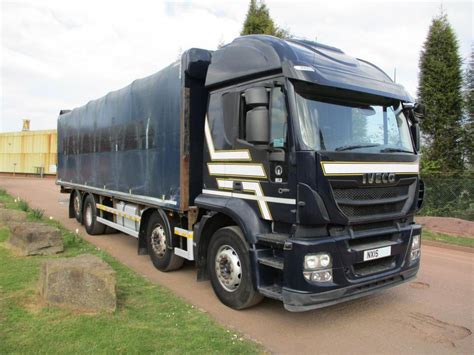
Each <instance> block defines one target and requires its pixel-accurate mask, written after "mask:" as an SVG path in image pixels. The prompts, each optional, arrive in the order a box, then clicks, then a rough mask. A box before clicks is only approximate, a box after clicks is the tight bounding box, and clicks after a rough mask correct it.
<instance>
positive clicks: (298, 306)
mask: <svg viewBox="0 0 474 355" xmlns="http://www.w3.org/2000/svg"><path fill="white" fill-rule="evenodd" d="M418 268H419V266H417V267H415V268H412V269H409V270H406V271H404V272H401V273H399V274H396V275H392V276H390V277H387V278H384V279H380V280H376V281H373V282H369V283H364V284H358V285H352V286H349V287H344V288H339V289H336V290H332V291H327V292H321V293H300V292H297V291H295V290H291V289H286V288H283V290H282V296H283V303H284V306H285V309H287V310H288V311H290V312H304V311H309V310H312V309H318V308H323V307H328V306H332V305H334V304H338V303H341V302H346V301H350V300H353V299H356V298H360V297H364V296H367V295H370V294H372V293H374V292H376V291H377V292H378V291H381V290H384V289H387V288H390V287H393V286H397V285H400V284H402V283H404V282H407V281H410V280H413V279H415V278H416V273H417V272H418Z"/></svg>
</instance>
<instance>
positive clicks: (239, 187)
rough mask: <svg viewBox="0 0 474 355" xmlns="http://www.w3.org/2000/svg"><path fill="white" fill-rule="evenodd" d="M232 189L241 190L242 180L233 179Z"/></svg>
mask: <svg viewBox="0 0 474 355" xmlns="http://www.w3.org/2000/svg"><path fill="white" fill-rule="evenodd" d="M232 189H233V190H234V191H242V181H234V183H233V185H232Z"/></svg>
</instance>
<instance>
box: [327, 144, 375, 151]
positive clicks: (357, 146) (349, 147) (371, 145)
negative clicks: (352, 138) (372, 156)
mask: <svg viewBox="0 0 474 355" xmlns="http://www.w3.org/2000/svg"><path fill="white" fill-rule="evenodd" d="M379 145H380V144H355V145H343V146H342V147H337V148H336V149H334V150H335V151H337V152H340V151H342V150H352V149H358V148H370V147H377V146H379Z"/></svg>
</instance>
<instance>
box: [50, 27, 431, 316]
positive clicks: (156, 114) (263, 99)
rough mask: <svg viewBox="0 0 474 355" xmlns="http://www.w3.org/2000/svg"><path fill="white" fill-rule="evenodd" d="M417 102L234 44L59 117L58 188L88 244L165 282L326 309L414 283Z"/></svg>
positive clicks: (347, 67)
mask: <svg viewBox="0 0 474 355" xmlns="http://www.w3.org/2000/svg"><path fill="white" fill-rule="evenodd" d="M127 90H128V91H127ZM157 93H160V94H157ZM412 101H413V100H412V99H411V97H410V96H409V94H408V93H407V92H406V91H405V90H404V89H403V87H402V86H400V85H398V84H396V83H394V82H393V81H392V80H391V79H390V78H389V77H388V76H387V75H386V74H385V73H384V72H383V71H382V70H380V69H379V68H378V67H376V66H375V65H373V64H371V63H369V62H366V61H364V60H360V59H356V58H352V57H350V56H348V55H346V54H345V53H343V52H342V51H341V50H339V49H336V48H333V47H329V46H325V45H321V44H318V43H315V42H310V41H304V40H282V39H278V38H275V37H271V36H262V35H255V36H244V37H240V38H237V39H235V40H234V41H233V42H232V43H230V44H228V45H226V46H224V47H222V48H221V49H219V50H217V51H214V52H211V51H207V50H201V49H190V50H188V51H187V52H185V53H184V54H183V57H182V59H181V61H180V62H179V63H176V64H174V65H171V66H170V67H168V68H166V69H164V70H162V71H161V72H159V73H157V74H155V75H154V76H152V77H149V78H145V79H140V80H137V81H136V82H134V83H133V84H132V85H131V86H129V87H127V88H124V89H122V90H120V91H118V92H114V93H111V94H109V95H107V96H106V97H105V98H103V99H99V100H96V101H93V102H91V103H89V104H88V105H87V106H89V107H88V108H85V109H84V108H79V109H75V110H73V111H72V112H66V113H64V114H62V115H60V119H59V124H58V126H59V128H58V130H59V150H58V151H59V152H60V159H59V175H58V184H59V185H61V188H62V190H63V191H65V192H69V193H70V194H71V204H70V216H71V217H76V218H77V219H78V220H79V221H81V222H83V223H84V224H85V225H86V229H87V230H88V231H89V232H90V233H92V234H98V233H101V232H103V231H104V228H105V226H109V227H111V228H115V229H118V230H121V231H123V232H125V233H128V234H130V235H133V236H135V237H136V238H138V247H139V252H140V253H148V254H150V257H151V259H152V261H153V263H154V265H155V266H156V267H157V268H158V269H160V270H162V271H171V270H175V269H178V268H179V267H180V266H181V265H182V264H183V261H184V260H185V259H187V260H193V261H194V262H195V263H196V265H197V268H198V279H199V280H208V279H210V280H211V283H212V286H213V288H214V290H215V292H216V295H217V296H218V298H219V299H220V300H221V301H222V302H223V303H225V304H226V305H228V306H230V307H233V308H236V309H242V308H247V307H250V306H252V305H254V304H256V303H258V302H259V301H260V300H261V299H262V298H263V296H267V297H270V298H275V299H279V300H282V301H283V303H284V306H285V308H286V309H288V310H290V311H304V310H309V309H314V308H319V307H323V306H328V305H331V304H335V303H338V302H341V301H346V300H350V299H353V298H356V297H360V296H363V295H366V294H369V293H371V292H374V291H376V290H380V289H384V288H387V287H391V286H394V285H397V284H400V283H403V282H405V281H407V280H410V279H412V278H414V277H415V276H416V273H417V271H418V268H419V260H420V242H421V241H420V238H421V226H420V225H417V224H415V222H414V214H415V212H416V211H417V210H418V209H419V208H420V207H421V203H422V201H423V183H422V181H421V180H420V178H419V153H418V151H419V145H420V138H419V125H418V123H419V119H420V118H421V117H422V116H423V108H422V106H421V105H418V104H415V103H413V102H412ZM118 102H120V105H122V106H123V107H122V108H121V109H117V108H116V106H117V105H119V104H118ZM124 105H125V106H124ZM81 110H82V111H81ZM124 112H127V113H125V114H124ZM74 115H76V117H77V120H78V121H79V122H82V123H81V124H79V123H77V122H76V121H73V120H72V117H71V116H74ZM114 115H115V116H114ZM111 117H112V118H113V119H112V118H111ZM120 117H122V118H120ZM106 120H109V122H110V123H109V124H102V125H103V126H104V131H103V132H104V133H103V135H105V136H106V141H107V139H108V140H109V141H110V142H111V143H110V142H109V143H107V142H106V143H105V145H104V147H105V148H104V149H105V150H104V151H103V150H102V148H101V144H102V143H101V142H102V141H103V140H104V138H103V137H102V138H101V136H100V132H101V131H100V130H97V127H99V126H100V125H101V124H100V122H105V121H106ZM116 121H119V122H120V121H123V122H124V123H123V125H124V128H123V131H122V132H123V137H122V136H120V135H119V134H118V133H117V132H119V130H116V129H115V130H114V129H111V130H109V131H107V129H108V128H110V127H114V125H116V127H121V125H120V124H118V125H117V124H116ZM72 122H76V123H72ZM94 122H95V123H94ZM154 122H155V123H154ZM75 125H76V126H75ZM87 125H89V127H90V129H89V132H90V137H88V136H87V134H84V137H85V138H82V140H81V138H80V137H81V132H82V131H84V127H87ZM63 127H64V128H63ZM94 127H96V129H94ZM107 132H110V133H107ZM150 132H152V133H150ZM107 134H109V135H110V137H109V138H107ZM76 136H77V137H79V138H78V139H76V140H74V138H70V137H76ZM87 138H88V139H89V140H90V142H93V143H90V144H93V146H94V148H89V150H88V151H84V149H88V148H84V147H85V145H84V143H83V142H84V139H87ZM78 142H82V145H81V143H78ZM95 142H97V144H96V143H95ZM114 142H117V143H114ZM127 142H128V143H127ZM130 142H132V143H130ZM114 144H115V145H114ZM127 144H129V145H130V147H132V148H130V147H129V149H127ZM96 145H97V148H95V147H96ZM131 151H134V152H136V154H135V153H133V154H135V155H133V154H132V153H131ZM127 159H129V160H128V161H129V163H125V162H126V161H127ZM130 165H132V166H133V167H134V168H133V169H132V170H130V169H127V166H130ZM104 166H107V169H104ZM86 171H94V173H90V174H89V175H90V176H89V175H88V176H84V174H85V173H84V172H86ZM127 220H128V222H127ZM102 227H104V228H102Z"/></svg>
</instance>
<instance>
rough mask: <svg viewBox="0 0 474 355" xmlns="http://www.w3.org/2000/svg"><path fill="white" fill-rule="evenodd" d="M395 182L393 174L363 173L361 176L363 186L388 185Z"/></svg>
mask: <svg viewBox="0 0 474 355" xmlns="http://www.w3.org/2000/svg"><path fill="white" fill-rule="evenodd" d="M394 182H395V173H365V174H363V175H362V183H363V184H388V183H394Z"/></svg>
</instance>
